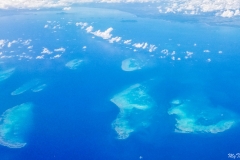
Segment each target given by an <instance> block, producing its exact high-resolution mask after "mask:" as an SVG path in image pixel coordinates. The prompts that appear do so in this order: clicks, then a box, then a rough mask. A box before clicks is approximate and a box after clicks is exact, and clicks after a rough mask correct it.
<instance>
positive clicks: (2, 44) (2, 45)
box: [0, 39, 7, 49]
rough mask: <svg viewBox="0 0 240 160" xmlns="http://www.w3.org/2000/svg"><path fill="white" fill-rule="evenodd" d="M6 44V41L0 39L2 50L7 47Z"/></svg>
mask: <svg viewBox="0 0 240 160" xmlns="http://www.w3.org/2000/svg"><path fill="white" fill-rule="evenodd" d="M6 42H7V41H6V40H4V39H0V49H1V48H3V47H4V46H5V44H6Z"/></svg>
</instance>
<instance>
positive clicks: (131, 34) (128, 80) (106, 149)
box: [0, 8, 240, 160]
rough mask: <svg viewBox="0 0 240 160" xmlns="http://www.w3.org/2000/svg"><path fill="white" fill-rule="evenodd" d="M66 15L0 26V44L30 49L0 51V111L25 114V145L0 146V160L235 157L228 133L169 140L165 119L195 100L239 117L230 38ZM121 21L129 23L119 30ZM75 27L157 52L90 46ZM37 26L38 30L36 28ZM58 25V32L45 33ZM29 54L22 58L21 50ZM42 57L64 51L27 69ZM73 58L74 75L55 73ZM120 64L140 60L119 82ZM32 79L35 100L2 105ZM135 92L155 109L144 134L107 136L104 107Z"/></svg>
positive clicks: (30, 96) (26, 97)
mask: <svg viewBox="0 0 240 160" xmlns="http://www.w3.org/2000/svg"><path fill="white" fill-rule="evenodd" d="M76 10H77V9H73V10H71V11H69V12H68V13H67V14H58V13H60V12H61V11H39V12H25V13H22V14H18V15H14V16H5V17H0V21H1V28H2V29H1V30H0V39H7V40H9V41H12V40H16V39H19V38H21V39H23V40H27V39H31V40H32V41H31V43H30V44H29V45H26V46H25V45H22V44H20V42H19V43H17V44H12V47H10V48H8V47H6V46H4V47H3V48H2V49H1V50H0V52H3V55H14V56H15V57H12V58H2V59H1V60H0V62H3V63H1V64H0V65H1V67H2V69H5V68H9V67H15V68H16V69H15V72H14V73H13V75H12V76H11V77H9V78H8V79H6V80H4V81H2V82H0V83H1V84H0V89H1V93H0V95H1V96H0V101H1V103H0V104H1V107H0V111H1V112H4V111H5V110H6V109H8V108H11V107H13V106H15V105H18V104H21V103H25V102H32V103H33V104H34V108H33V118H32V125H31V129H30V130H31V131H30V132H29V134H28V135H26V142H27V145H26V146H25V147H23V148H19V149H11V148H7V147H4V146H1V147H0V156H1V158H0V159H3V160H5V159H6V160H16V159H19V160H33V159H34V160H43V159H44V160H48V159H49V160H51V159H59V160H60V159H73V160H75V159H76V160H78V159H83V160H85V159H86V160H92V159H93V160H99V159H113V160H114V159H116V160H117V159H124V160H125V159H126V160H128V159H129V160H134V159H141V157H142V159H150V160H155V159H156V160H158V159H173V160H176V159H199V160H200V159H201V160H202V159H229V158H228V154H229V153H234V154H236V153H239V152H240V150H239V148H240V145H239V143H238V142H239V140H238V139H237V136H238V135H239V132H240V130H239V126H238V125H236V126H234V127H232V128H230V129H229V130H226V131H224V132H221V133H217V134H212V133H186V134H184V133H175V132H174V129H175V123H176V121H175V116H174V115H168V113H167V112H168V109H169V108H170V107H171V105H170V102H171V101H172V100H173V99H174V98H178V97H187V96H194V95H195V96H196V95H197V96H199V99H202V97H203V98H207V99H208V100H209V101H210V102H211V104H212V106H213V107H223V108H226V109H228V110H231V111H232V112H234V113H235V114H236V115H239V114H240V110H239V98H240V95H239V94H238V93H239V91H240V85H239V80H240V77H239V75H238V73H239V70H240V68H239V60H240V57H239V50H240V47H239V46H240V41H239V37H240V35H239V34H240V32H239V28H233V27H226V26H217V25H216V26H209V25H206V24H194V23H189V22H182V23H180V22H174V21H166V20H161V19H148V18H140V17H136V16H134V15H132V14H129V13H124V12H120V11H116V10H114V12H113V11H112V10H101V9H96V8H95V9H90V8H80V9H78V10H79V11H76ZM110 13H111V14H110ZM113 13H114V14H113ZM10 19H11V20H10ZM125 19H126V20H135V21H136V22H135V21H134V22H131V21H130V22H128V21H127V22H123V21H122V20H125ZM47 21H51V22H50V23H48V22H47ZM68 22H71V23H68ZM76 22H87V23H88V24H89V25H92V26H93V27H94V31H96V30H98V29H100V30H101V31H104V30H106V29H107V28H109V27H112V28H113V29H114V30H113V31H112V34H113V37H114V36H121V37H122V39H124V40H127V39H132V44H133V43H142V42H147V43H148V44H155V45H156V46H157V47H158V48H157V50H156V51H154V52H152V53H150V52H148V51H147V50H144V49H137V50H138V51H137V52H134V51H133V49H134V47H132V46H131V45H125V44H123V42H121V43H113V44H111V43H109V42H108V41H106V40H103V39H101V38H99V37H96V36H95V38H92V36H93V35H91V34H88V33H86V31H85V30H82V29H81V27H79V26H78V27H77V26H76V25H75V23H76ZM46 24H48V26H49V27H48V28H44V25H46ZM58 24H60V27H61V28H60V29H53V27H54V26H56V25H58ZM54 31H56V32H54ZM194 44H196V45H195V46H194ZM31 45H32V46H33V48H32V49H31V50H32V51H29V50H30V49H27V47H28V46H31ZM83 46H87V49H86V50H84V49H82V47H83ZM43 47H46V48H48V49H49V50H51V51H52V52H53V50H54V49H56V48H60V47H64V48H65V49H66V51H65V52H64V53H62V56H61V57H60V58H58V59H50V57H52V56H53V55H55V54H58V53H56V52H53V54H50V55H45V59H36V56H39V55H42V54H41V52H42V50H43ZM126 47H130V48H133V49H129V48H126ZM163 49H168V50H169V52H170V53H172V51H176V54H175V55H174V56H176V58H178V57H180V58H181V60H179V61H178V60H172V59H171V55H169V56H166V58H159V57H160V56H164V54H163V53H161V51H162V50H163ZM204 50H209V51H210V52H203V51H204ZM11 51H14V52H11ZM186 51H189V52H193V55H192V57H189V58H188V59H185V58H184V56H185V55H186ZM219 51H222V53H218V52H219ZM22 52H25V53H26V54H24V55H29V56H33V58H32V59H27V58H20V59H19V56H16V55H19V54H21V53H22ZM60 53H61V52H59V54H60ZM75 58H80V59H83V63H82V64H81V65H80V66H79V67H78V69H76V70H71V69H69V68H67V67H65V64H66V63H67V62H68V61H70V60H72V59H75ZM126 58H138V59H141V60H142V61H144V62H146V66H145V67H143V68H142V69H141V70H137V71H133V72H125V71H123V70H122V69H121V62H122V60H124V59H126ZM208 59H211V61H210V62H208V61H207V60H208ZM34 78H39V79H41V80H42V82H43V83H45V84H47V87H46V88H45V89H44V90H42V91H40V92H36V93H33V92H31V91H30V90H29V91H26V92H25V93H23V94H20V95H17V96H12V95H10V93H11V92H12V91H14V90H15V89H16V88H18V87H19V86H21V85H22V84H23V83H25V82H27V81H29V80H31V79H34ZM136 83H143V84H144V85H145V86H146V87H147V88H148V93H149V95H150V96H151V97H152V98H153V99H154V101H155V103H156V107H155V108H154V112H153V115H152V120H151V125H150V126H149V127H148V128H146V129H143V130H140V131H136V132H134V133H132V134H131V136H130V137H129V138H128V139H125V140H119V139H116V137H117V134H116V133H115V131H114V129H113V128H112V126H111V123H112V122H113V121H114V119H115V118H116V117H117V115H118V113H119V109H118V107H117V106H116V105H115V104H113V103H111V102H110V99H111V98H112V97H113V96H114V95H115V94H117V93H119V92H121V91H122V90H124V89H126V88H128V87H129V86H131V85H133V84H136ZM196 110H197V108H196ZM237 120H239V117H238V116H237V117H236V121H237Z"/></svg>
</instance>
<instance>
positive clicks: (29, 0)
mask: <svg viewBox="0 0 240 160" xmlns="http://www.w3.org/2000/svg"><path fill="white" fill-rule="evenodd" d="M91 2H92V3H134V2H138V3H139V2H140V3H145V2H158V4H159V3H160V5H159V7H158V9H159V12H161V13H169V12H172V13H183V14H201V13H206V12H215V13H216V15H218V16H222V17H232V16H237V15H238V16H239V15H240V13H239V12H240V11H239V9H240V0H1V1H0V9H11V8H19V9H20V8H21V9H24V8H25V9H26V8H33V9H39V8H54V7H63V10H69V9H71V7H69V6H71V5H72V4H81V3H91Z"/></svg>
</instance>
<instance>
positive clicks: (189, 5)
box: [158, 0, 240, 17]
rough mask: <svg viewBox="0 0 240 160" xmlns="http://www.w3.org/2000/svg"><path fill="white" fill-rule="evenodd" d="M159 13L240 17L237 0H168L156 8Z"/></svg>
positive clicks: (239, 7) (239, 5)
mask: <svg viewBox="0 0 240 160" xmlns="http://www.w3.org/2000/svg"><path fill="white" fill-rule="evenodd" d="M158 9H159V12H161V13H169V12H170V13H184V14H201V13H207V12H213V13H216V15H217V16H222V17H233V16H237V15H240V13H239V12H240V11H239V9H240V1H239V0H204V1H203V0H169V1H165V5H161V6H159V7H158Z"/></svg>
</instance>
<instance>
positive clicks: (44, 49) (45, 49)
mask: <svg viewBox="0 0 240 160" xmlns="http://www.w3.org/2000/svg"><path fill="white" fill-rule="evenodd" d="M41 53H42V54H52V52H51V51H49V50H48V49H47V48H43V51H42V52H41Z"/></svg>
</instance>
